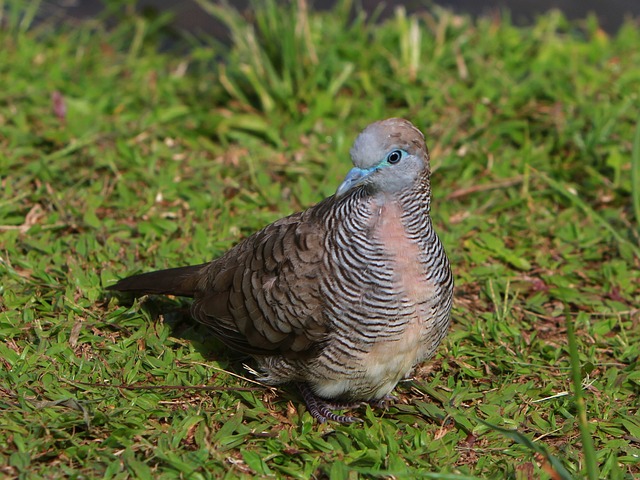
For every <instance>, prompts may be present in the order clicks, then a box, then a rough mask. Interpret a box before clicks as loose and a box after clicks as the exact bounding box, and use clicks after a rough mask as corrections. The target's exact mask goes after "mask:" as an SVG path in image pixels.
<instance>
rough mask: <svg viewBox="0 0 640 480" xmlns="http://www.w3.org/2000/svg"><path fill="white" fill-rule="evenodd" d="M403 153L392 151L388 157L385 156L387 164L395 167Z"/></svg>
mask: <svg viewBox="0 0 640 480" xmlns="http://www.w3.org/2000/svg"><path fill="white" fill-rule="evenodd" d="M403 153H404V152H403V151H402V150H393V151H392V152H390V153H389V155H387V162H389V163H390V164H391V165H395V164H396V163H398V162H399V161H400V160H402V154H403Z"/></svg>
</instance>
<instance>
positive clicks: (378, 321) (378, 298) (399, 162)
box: [111, 118, 453, 421]
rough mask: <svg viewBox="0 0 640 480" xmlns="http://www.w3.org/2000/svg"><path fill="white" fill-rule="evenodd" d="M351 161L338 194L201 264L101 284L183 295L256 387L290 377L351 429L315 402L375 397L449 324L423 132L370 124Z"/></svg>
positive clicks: (395, 123) (393, 123) (449, 280)
mask: <svg viewBox="0 0 640 480" xmlns="http://www.w3.org/2000/svg"><path fill="white" fill-rule="evenodd" d="M351 155H352V158H353V161H354V165H355V168H354V169H352V171H351V172H350V173H349V175H348V176H347V178H346V179H345V181H344V182H343V184H342V185H340V187H339V188H338V190H337V193H336V195H334V196H332V197H329V198H327V199H325V200H323V201H322V202H320V203H319V204H317V205H316V206H314V207H311V208H310V209H308V210H306V211H304V212H300V213H296V214H294V215H291V216H289V217H285V218H283V219H281V220H278V221H277V222H275V223H273V224H271V225H269V226H267V227H265V228H264V229H263V230H261V231H259V232H257V233H256V234H254V235H252V236H251V237H249V238H247V239H245V240H244V241H242V242H241V243H239V244H238V245H236V246H235V247H234V248H232V249H231V250H229V251H228V252H227V253H226V254H224V255H223V256H222V257H220V258H219V259H217V260H214V261H213V262H211V263H209V264H204V265H198V266H194V267H182V268H177V269H170V270H163V271H160V272H152V273H148V274H142V275H136V276H133V277H129V278H126V279H124V280H121V281H120V282H118V283H117V284H116V285H114V286H113V287H111V289H114V290H121V291H134V292H137V293H166V294H176V295H185V296H192V297H193V298H194V302H193V305H192V315H193V317H194V318H195V319H196V320H198V321H199V322H201V323H203V324H205V325H207V326H209V327H210V328H211V330H212V332H213V334H214V335H216V336H217V337H219V338H220V339H221V340H223V341H224V342H226V343H227V344H228V345H229V346H230V347H231V348H234V349H236V350H239V351H241V352H245V353H247V354H249V355H252V356H253V357H254V358H255V359H256V360H257V363H258V366H259V369H260V371H261V374H262V376H261V377H260V379H261V380H262V381H264V382H266V383H269V384H274V385H277V384H283V383H288V382H297V383H298V384H299V385H301V391H302V394H303V396H304V398H305V401H306V403H307V406H308V408H309V410H310V411H311V413H312V414H313V415H314V416H315V417H316V418H318V419H319V420H320V421H324V420H325V419H327V418H328V419H334V420H338V421H353V420H354V419H353V417H349V416H341V415H335V414H333V413H332V412H331V411H330V409H329V408H328V406H327V405H326V404H324V403H323V400H337V401H371V402H376V401H380V400H382V399H384V398H385V397H386V396H387V395H389V394H390V393H391V391H392V390H393V388H394V387H395V386H396V384H397V383H398V381H400V380H401V379H402V378H403V377H405V376H406V375H408V374H409V373H410V372H411V370H412V368H413V367H414V366H415V365H416V364H417V363H419V362H421V361H424V360H426V359H428V358H430V357H431V356H432V355H433V354H434V352H435V350H436V348H437V346H438V345H439V343H440V342H441V340H442V338H443V337H444V336H445V335H446V332H447V329H448V326H449V317H450V310H451V302H452V295H453V277H452V275H451V270H450V267H449V261H448V259H447V256H446V254H445V251H444V248H443V246H442V244H441V243H440V240H439V239H438V236H437V235H436V232H435V230H434V229H433V225H432V223H431V219H430V217H429V211H430V201H431V188H430V181H429V175H430V168H429V156H428V153H427V149H426V145H425V143H424V137H423V135H422V133H421V132H420V131H419V130H417V129H416V128H415V127H414V126H413V125H412V124H411V123H410V122H408V121H406V120H402V119H396V118H393V119H388V120H384V121H381V122H377V123H374V124H372V125H370V126H368V127H367V128H366V129H365V130H364V131H363V132H362V133H361V134H360V136H359V137H358V138H357V140H356V142H355V143H354V147H353V148H352V151H351Z"/></svg>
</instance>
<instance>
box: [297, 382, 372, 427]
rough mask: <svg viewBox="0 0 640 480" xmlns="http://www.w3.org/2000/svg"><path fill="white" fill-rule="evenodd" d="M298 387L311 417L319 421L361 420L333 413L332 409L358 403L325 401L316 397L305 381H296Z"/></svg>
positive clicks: (351, 421) (341, 421) (347, 421)
mask: <svg viewBox="0 0 640 480" xmlns="http://www.w3.org/2000/svg"><path fill="white" fill-rule="evenodd" d="M297 385H298V389H299V390H300V393H301V394H302V398H303V399H304V403H306V404H307V409H308V410H309V413H310V414H311V416H312V417H313V418H315V419H316V420H318V422H320V423H324V422H326V421H327V420H332V421H334V422H338V423H353V422H361V421H362V420H360V419H359V418H356V417H352V416H350V415H338V414H336V413H333V412H332V411H331V410H332V409H342V408H350V407H352V406H359V405H360V403H350V404H336V403H332V402H327V401H326V400H324V399H322V398H320V397H318V396H317V395H316V394H315V393H313V391H312V390H311V388H309V386H308V385H307V384H305V383H298V384H297Z"/></svg>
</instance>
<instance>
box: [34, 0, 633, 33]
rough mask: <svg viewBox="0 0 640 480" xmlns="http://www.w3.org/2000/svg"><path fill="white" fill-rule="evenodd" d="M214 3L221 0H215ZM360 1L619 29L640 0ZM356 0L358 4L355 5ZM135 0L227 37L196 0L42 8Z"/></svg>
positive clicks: (321, 0) (372, 8)
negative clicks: (557, 18) (590, 22)
mask: <svg viewBox="0 0 640 480" xmlns="http://www.w3.org/2000/svg"><path fill="white" fill-rule="evenodd" d="M212 3H223V2H220V1H213V2H212ZM225 3H228V4H230V5H232V6H233V7H236V8H237V9H239V10H241V11H245V10H248V9H249V3H250V2H249V0H232V1H230V2H225ZM335 3H336V2H335V0H315V1H312V0H311V1H309V2H308V4H309V6H310V7H313V8H315V9H318V10H323V9H329V8H331V7H332V6H333V5H334V4H335ZM355 3H358V4H360V5H362V7H363V9H364V10H365V11H367V12H369V13H370V14H376V15H379V18H380V19H384V18H387V17H389V16H390V15H392V13H393V12H394V10H395V8H396V7H398V6H404V7H405V8H406V9H407V11H408V12H409V13H411V12H419V11H421V10H427V9H429V8H431V7H433V6H434V5H438V6H441V7H445V8H448V9H451V10H453V11H454V12H456V13H461V14H462V13H464V14H470V15H473V16H478V15H504V14H509V15H510V16H511V19H512V21H513V23H515V24H516V25H528V24H530V23H532V22H533V21H534V20H535V18H536V17H537V16H539V15H541V14H544V13H545V12H548V11H549V10H552V9H557V10H560V11H562V12H563V13H564V15H565V17H567V18H568V19H569V20H579V19H584V18H587V17H588V16H589V15H595V16H596V17H597V18H598V24H599V25H600V27H601V28H602V29H603V30H605V31H607V32H609V33H613V32H615V31H616V30H617V29H618V27H619V26H620V25H621V24H622V22H623V21H624V19H625V17H629V16H632V17H638V16H640V2H639V1H633V0H609V1H606V2H604V1H601V0H509V1H506V0H488V1H482V2H479V1H477V0H440V1H425V0H422V1H416V0H413V1H408V2H401V1H397V0H386V1H385V2H379V1H377V0H361V1H360V2H355ZM355 3H354V5H355ZM133 4H135V5H136V8H137V10H138V11H139V12H143V13H145V14H148V15H152V16H155V15H161V14H163V13H170V14H171V16H172V22H171V25H172V26H173V27H174V28H176V29H178V30H187V31H190V32H191V33H193V34H202V33H205V34H207V35H213V36H215V37H217V38H218V39H225V37H226V30H225V29H224V27H223V26H222V25H221V24H220V23H219V22H218V21H217V20H216V19H214V18H213V17H212V16H211V15H208V14H207V13H205V11H204V10H203V9H202V8H201V7H200V6H199V5H198V2H197V0H181V1H179V2H176V1H174V0H140V1H137V2H135V1H131V0H128V1H127V0H116V1H105V0H49V1H45V2H43V7H44V8H42V9H41V11H42V12H44V13H45V14H46V15H47V17H49V18H50V17H51V16H53V17H55V18H56V19H58V20H74V19H86V18H90V17H94V16H97V15H102V14H104V13H105V10H111V11H114V10H115V9H117V8H119V7H123V6H125V5H127V6H128V5H133Z"/></svg>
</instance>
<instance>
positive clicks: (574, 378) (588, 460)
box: [565, 312, 600, 480]
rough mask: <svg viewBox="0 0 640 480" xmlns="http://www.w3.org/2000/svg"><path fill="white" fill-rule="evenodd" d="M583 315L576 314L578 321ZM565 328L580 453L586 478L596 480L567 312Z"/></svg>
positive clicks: (573, 339)
mask: <svg viewBox="0 0 640 480" xmlns="http://www.w3.org/2000/svg"><path fill="white" fill-rule="evenodd" d="M582 316H583V315H582V314H578V319H580V318H581V317H582ZM565 324H566V326H567V339H568V341H569V357H570V362H571V383H572V384H573V395H574V398H575V402H576V408H577V410H578V425H579V427H580V437H581V439H582V452H583V453H584V462H585V464H586V467H587V478H589V480H596V479H598V478H600V475H599V473H598V466H597V464H596V462H597V459H596V451H595V447H594V446H593V439H592V438H591V432H590V431H589V421H588V420H587V408H586V405H585V401H584V395H583V394H582V374H581V371H580V370H581V369H580V356H579V355H578V344H577V342H576V333H575V325H574V321H573V318H572V316H571V314H570V313H569V312H567V313H566V315H565Z"/></svg>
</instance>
